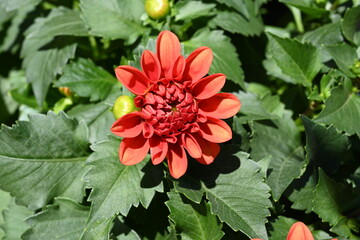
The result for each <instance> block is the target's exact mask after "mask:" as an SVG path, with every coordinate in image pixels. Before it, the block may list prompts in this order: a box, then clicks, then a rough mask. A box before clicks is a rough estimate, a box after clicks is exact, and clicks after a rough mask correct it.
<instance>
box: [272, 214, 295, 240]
mask: <svg viewBox="0 0 360 240" xmlns="http://www.w3.org/2000/svg"><path fill="white" fill-rule="evenodd" d="M295 222H296V220H295V219H292V218H287V217H283V216H279V217H278V218H277V219H275V221H274V222H272V223H271V230H270V231H269V234H270V237H269V240H279V239H286V237H287V235H288V233H289V230H290V228H291V226H292V225H293V224H294V223H295Z"/></svg>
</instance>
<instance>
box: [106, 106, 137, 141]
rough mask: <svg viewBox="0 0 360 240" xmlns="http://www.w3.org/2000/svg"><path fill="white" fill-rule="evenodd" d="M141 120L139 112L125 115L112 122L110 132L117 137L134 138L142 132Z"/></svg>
mask: <svg viewBox="0 0 360 240" xmlns="http://www.w3.org/2000/svg"><path fill="white" fill-rule="evenodd" d="M142 120H143V118H142V117H141V114H140V113H139V112H132V113H129V114H126V115H124V116H122V117H121V118H119V119H118V120H116V122H114V124H113V125H112V126H111V132H112V133H113V134H115V135H116V136H119V137H124V138H133V137H136V136H138V135H139V134H140V133H141V131H142V124H141V123H142Z"/></svg>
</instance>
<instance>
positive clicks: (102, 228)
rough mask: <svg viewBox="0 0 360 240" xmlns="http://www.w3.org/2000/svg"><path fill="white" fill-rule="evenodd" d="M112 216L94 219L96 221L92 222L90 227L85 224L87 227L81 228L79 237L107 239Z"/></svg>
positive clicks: (93, 239)
mask: <svg viewBox="0 0 360 240" xmlns="http://www.w3.org/2000/svg"><path fill="white" fill-rule="evenodd" d="M114 218H115V216H112V217H108V218H99V219H96V222H94V223H92V224H91V226H90V227H89V225H87V227H86V228H85V229H83V230H84V231H83V233H82V235H81V238H80V239H84V240H109V235H110V231H111V228H112V227H113V220H114Z"/></svg>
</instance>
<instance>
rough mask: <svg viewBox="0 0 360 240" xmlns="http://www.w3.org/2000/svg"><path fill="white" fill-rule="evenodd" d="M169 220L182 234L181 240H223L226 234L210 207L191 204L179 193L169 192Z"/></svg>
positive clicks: (202, 204)
mask: <svg viewBox="0 0 360 240" xmlns="http://www.w3.org/2000/svg"><path fill="white" fill-rule="evenodd" d="M168 196H169V199H170V200H169V201H167V202H166V203H165V204H166V206H167V207H168V208H169V211H170V215H169V218H170V219H171V221H172V222H174V224H175V227H176V229H179V231H180V232H181V239H214V240H215V239H221V237H222V236H223V235H224V233H223V232H222V231H221V227H222V226H221V225H222V224H220V223H219V221H218V220H217V218H216V216H215V215H212V214H211V212H210V205H209V204H207V203H205V202H201V203H200V204H197V203H194V202H191V201H190V200H188V199H186V198H183V197H181V196H180V194H179V193H174V192H169V193H168Z"/></svg>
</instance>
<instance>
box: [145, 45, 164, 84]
mask: <svg viewBox="0 0 360 240" xmlns="http://www.w3.org/2000/svg"><path fill="white" fill-rule="evenodd" d="M141 68H142V70H143V72H144V73H145V74H146V76H147V77H148V78H149V79H150V81H152V82H156V81H157V80H159V78H160V75H161V66H160V62H159V60H158V58H157V56H156V55H155V54H154V53H153V52H151V51H149V50H145V51H144V52H143V54H142V56H141Z"/></svg>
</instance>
